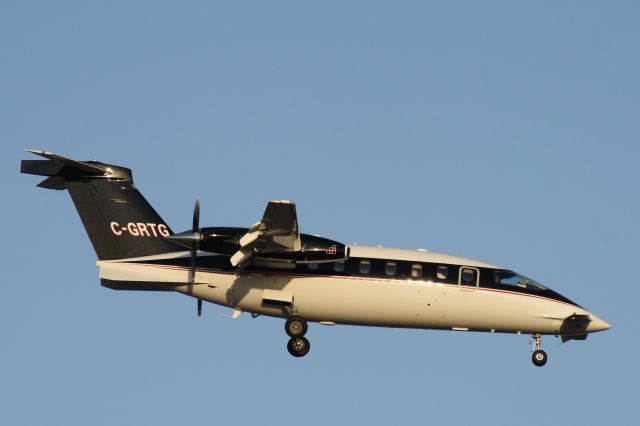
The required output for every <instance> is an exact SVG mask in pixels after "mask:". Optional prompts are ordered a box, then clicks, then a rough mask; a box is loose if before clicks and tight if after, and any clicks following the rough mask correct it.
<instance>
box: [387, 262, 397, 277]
mask: <svg viewBox="0 0 640 426" xmlns="http://www.w3.org/2000/svg"><path fill="white" fill-rule="evenodd" d="M397 270H398V265H397V264H396V262H387V264H386V265H384V273H385V274H387V275H389V276H392V275H395V274H396V271H397Z"/></svg>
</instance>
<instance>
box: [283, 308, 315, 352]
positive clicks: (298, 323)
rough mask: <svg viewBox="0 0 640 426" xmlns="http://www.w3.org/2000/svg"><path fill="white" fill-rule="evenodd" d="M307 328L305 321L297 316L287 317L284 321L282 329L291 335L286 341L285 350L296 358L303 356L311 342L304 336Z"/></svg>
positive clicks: (309, 347)
mask: <svg viewBox="0 0 640 426" xmlns="http://www.w3.org/2000/svg"><path fill="white" fill-rule="evenodd" d="M308 328H309V326H308V325H307V321H306V320H305V319H304V318H302V317H298V316H292V317H289V318H288V319H287V322H285V323H284V331H286V332H287V334H288V335H289V337H291V339H289V342H288V343H287V350H288V351H289V353H290V354H291V355H293V356H295V357H296V358H300V357H302V356H305V355H306V354H308V353H309V349H311V344H310V343H309V341H308V340H307V338H306V337H304V335H305V334H306V333H307V329H308Z"/></svg>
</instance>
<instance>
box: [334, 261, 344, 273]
mask: <svg viewBox="0 0 640 426" xmlns="http://www.w3.org/2000/svg"><path fill="white" fill-rule="evenodd" d="M333 270H334V271H336V272H343V271H344V261H340V262H334V263H333Z"/></svg>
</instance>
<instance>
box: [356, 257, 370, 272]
mask: <svg viewBox="0 0 640 426" xmlns="http://www.w3.org/2000/svg"><path fill="white" fill-rule="evenodd" d="M358 269H359V270H360V273H361V274H368V273H369V272H371V262H370V261H369V260H362V261H360V266H359V268H358Z"/></svg>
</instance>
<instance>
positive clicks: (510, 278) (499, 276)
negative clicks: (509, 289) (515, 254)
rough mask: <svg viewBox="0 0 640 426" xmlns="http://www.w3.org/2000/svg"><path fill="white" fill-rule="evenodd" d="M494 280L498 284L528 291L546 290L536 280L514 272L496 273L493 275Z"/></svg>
mask: <svg viewBox="0 0 640 426" xmlns="http://www.w3.org/2000/svg"><path fill="white" fill-rule="evenodd" d="M493 280H494V282H495V283H496V284H502V285H507V286H513V287H520V288H526V289H527V290H534V291H543V290H546V288H545V287H544V286H543V285H542V284H539V283H537V282H535V281H534V280H532V279H530V278H527V277H524V276H522V275H520V274H516V273H515V272H513V271H495V272H494V273H493Z"/></svg>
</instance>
